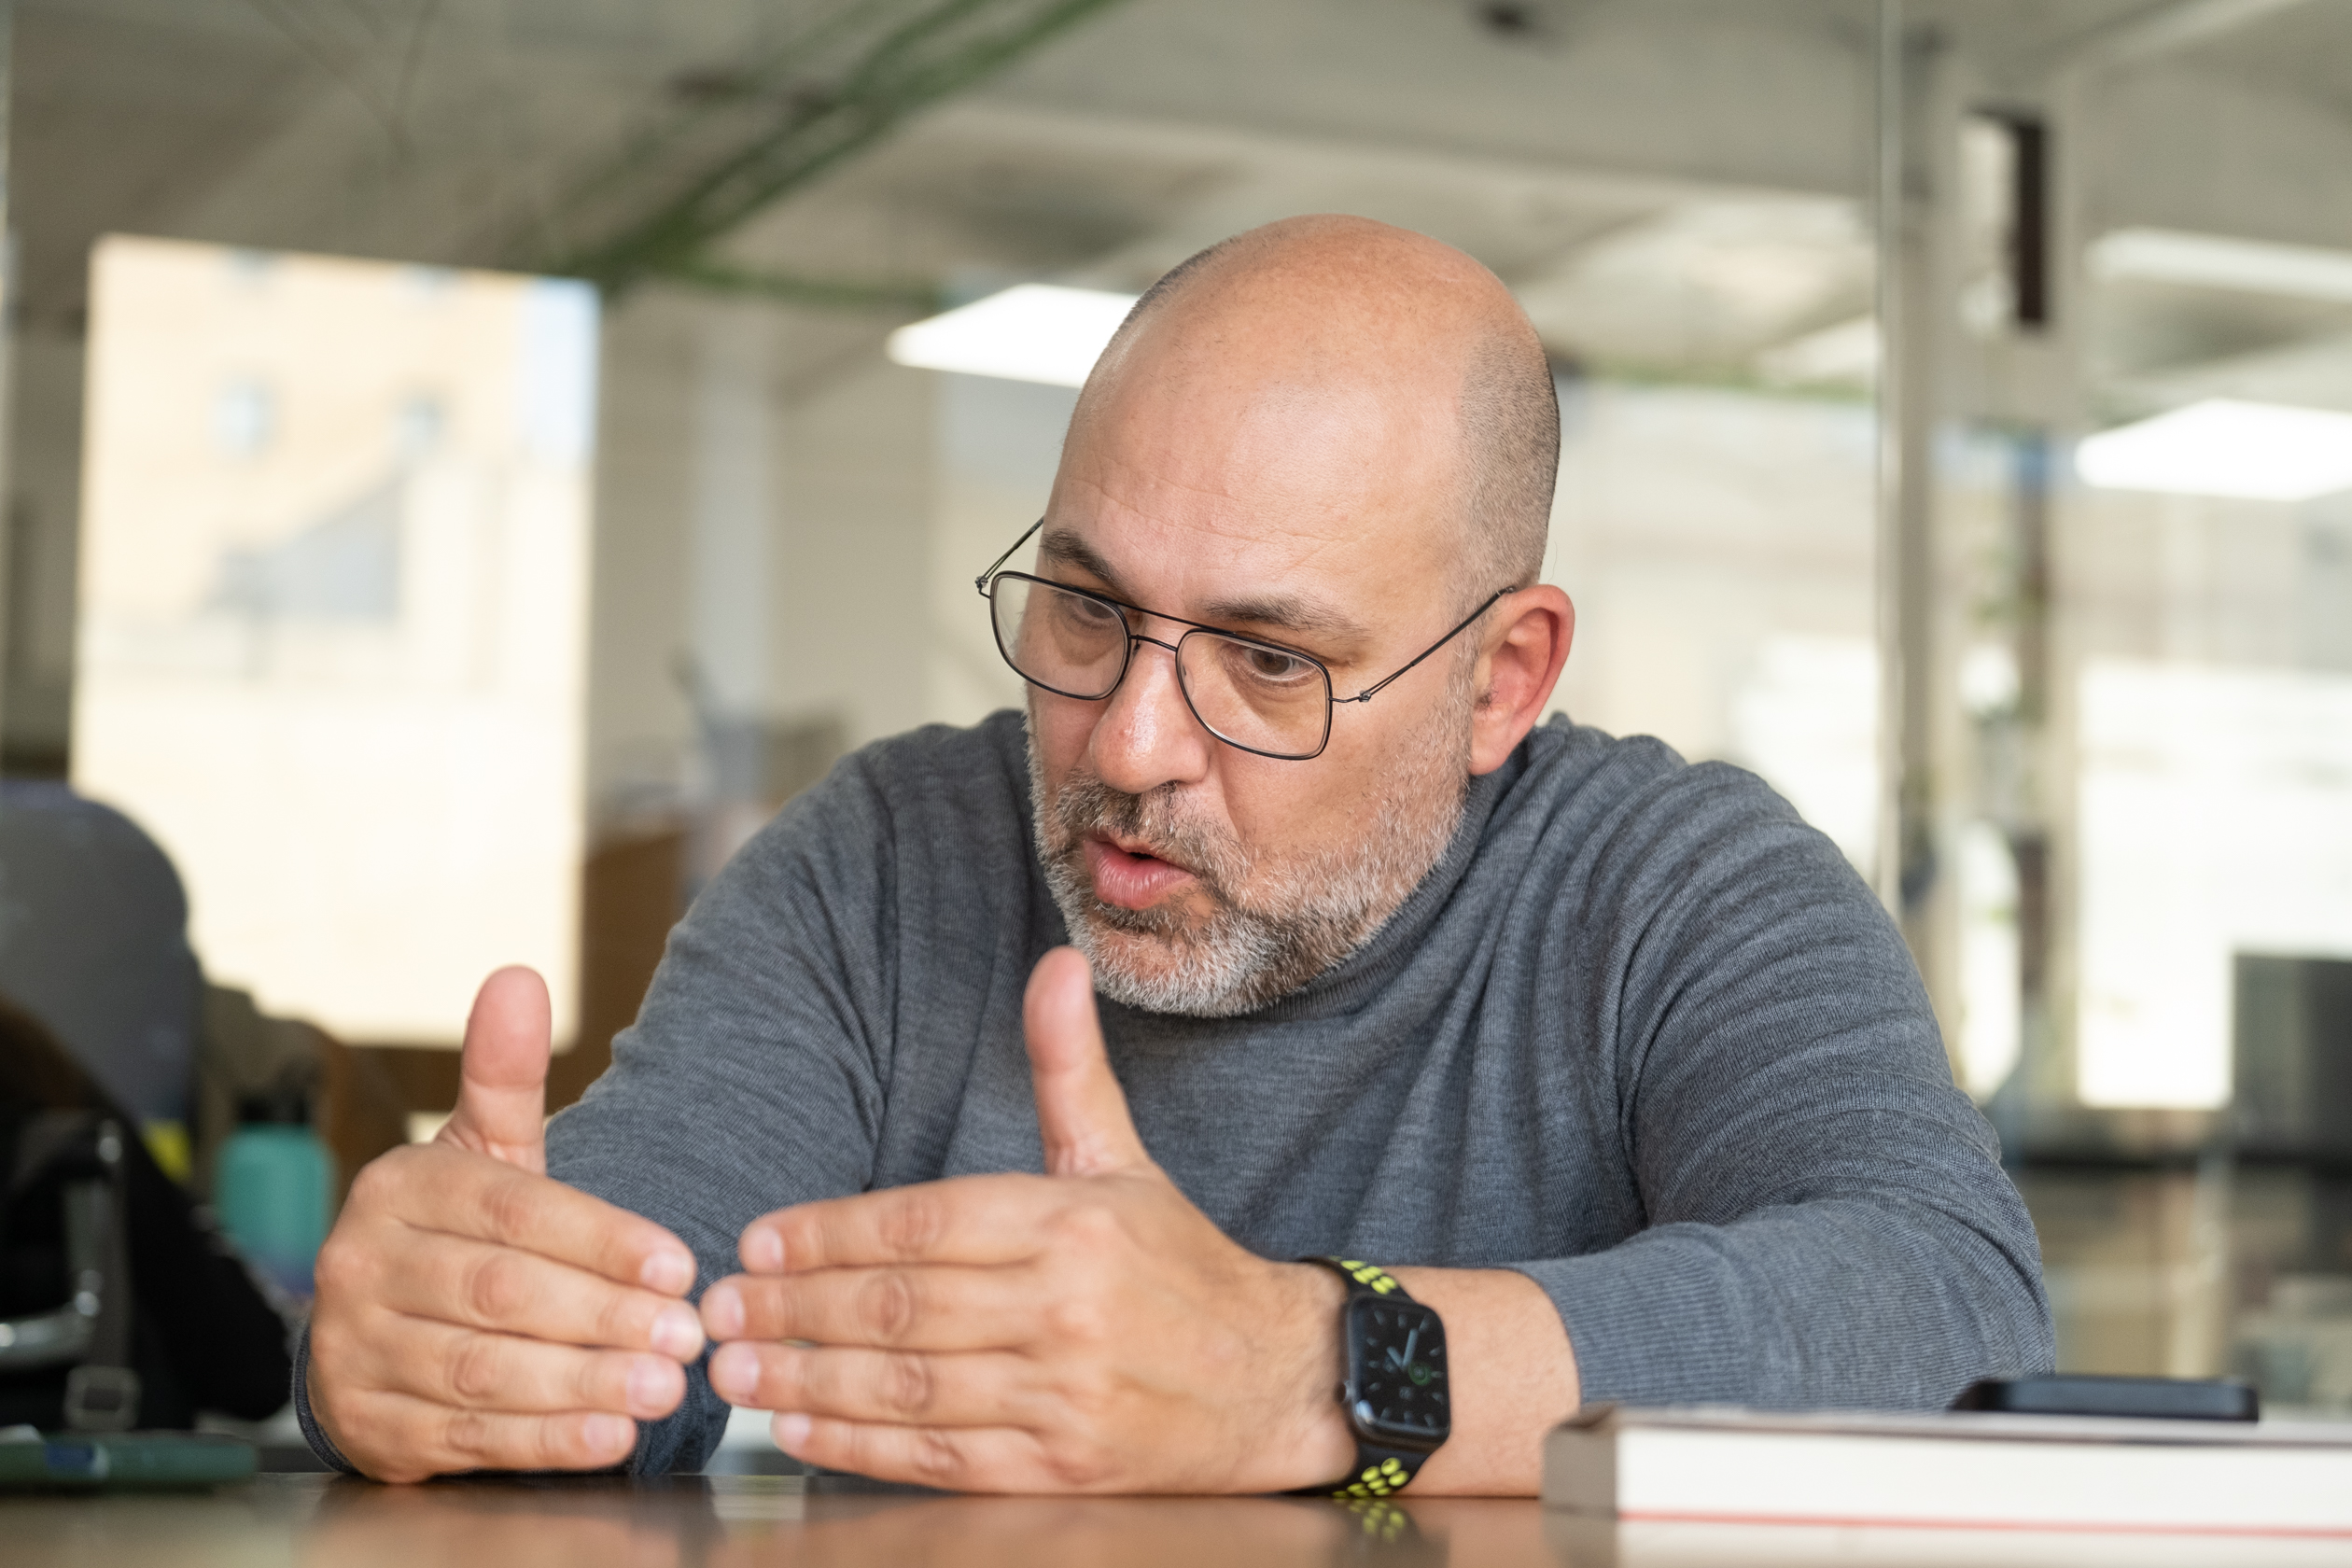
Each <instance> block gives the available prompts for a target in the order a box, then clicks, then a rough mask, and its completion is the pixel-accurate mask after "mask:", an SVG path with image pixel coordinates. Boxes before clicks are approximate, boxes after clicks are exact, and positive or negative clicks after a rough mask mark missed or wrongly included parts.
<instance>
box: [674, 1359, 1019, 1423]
mask: <svg viewBox="0 0 2352 1568" xmlns="http://www.w3.org/2000/svg"><path fill="white" fill-rule="evenodd" d="M1035 1377H1036V1371H1035V1368H1034V1366H1033V1365H1032V1364H1031V1363H1030V1362H1029V1359H1028V1358H1027V1357H1025V1356H1019V1355H1015V1354H1012V1353H1010V1352H1008V1351H977V1352H974V1353H972V1354H967V1355H933V1354H930V1353H928V1352H923V1351H868V1350H844V1349H839V1348H835V1347H832V1346H822V1347H807V1348H804V1347H801V1346H795V1345H765V1344H749V1343H743V1344H734V1345H721V1347H719V1349H718V1350H717V1351H714V1352H713V1353H712V1355H711V1358H710V1386H711V1387H712V1388H713V1389H714V1390H716V1391H717V1392H718V1394H719V1397H720V1398H721V1399H724V1400H725V1401H726V1402H727V1403H728V1404H730V1405H740V1406H743V1407H747V1408H749V1409H754V1410H798V1411H800V1412H801V1413H803V1414H804V1415H812V1416H829V1417H832V1418H833V1419H834V1420H836V1421H878V1422H882V1423H885V1424H893V1425H901V1426H954V1427H973V1426H1001V1425H1005V1424H1008V1423H1009V1424H1012V1425H1016V1426H1021V1427H1033V1426H1035V1425H1037V1424H1038V1421H1033V1420H1030V1419H1029V1417H1031V1416H1042V1414H1043V1412H1042V1411H1041V1410H1040V1409H1039V1408H1038V1407H1039V1406H1040V1405H1041V1404H1042V1401H1041V1400H1040V1399H1039V1397H1038V1395H1037V1394H1036V1393H1035V1392H1034V1390H1033V1388H1032V1387H1031V1384H1032V1380H1033V1379H1034V1378H1035Z"/></svg>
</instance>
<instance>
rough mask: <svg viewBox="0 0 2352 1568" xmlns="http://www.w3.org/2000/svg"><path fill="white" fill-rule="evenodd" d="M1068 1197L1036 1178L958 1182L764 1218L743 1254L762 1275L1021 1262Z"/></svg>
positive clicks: (752, 1228)
mask: <svg viewBox="0 0 2352 1568" xmlns="http://www.w3.org/2000/svg"><path fill="white" fill-rule="evenodd" d="M1070 1206H1071V1197H1070V1195H1069V1194H1068V1193H1066V1192H1063V1191H1060V1190H1058V1189H1057V1187H1056V1186H1055V1184H1054V1183H1051V1182H1047V1181H1043V1180H1042V1179H1040V1178H1038V1177H1035V1176H955V1177H950V1178H949V1179H948V1180H946V1181H944V1182H923V1183H917V1184H916V1185H914V1186H909V1187H886V1188H884V1189H883V1190H882V1191H880V1192H870V1193H861V1194H859V1195H858V1196H857V1197H833V1198H827V1199H825V1200H824V1201H823V1202H820V1203H804V1204H801V1205H799V1206H798V1207H796V1208H791V1209H779V1210H777V1211H776V1212H775V1213H773V1214H763V1215H761V1216H760V1217H759V1218H758V1219H756V1220H754V1221H752V1222H751V1223H750V1224H749V1225H747V1226H745V1227H744V1232H743V1240H742V1244H741V1248H740V1251H741V1252H742V1254H743V1262H744V1267H746V1268H747V1269H749V1270H751V1271H752V1272H754V1273H759V1274H775V1273H779V1272H782V1271H783V1270H785V1269H788V1268H789V1269H791V1270H792V1271H793V1272H794V1273H799V1272H802V1271H804V1270H806V1269H812V1268H840V1267H853V1268H854V1267H868V1266H871V1265H875V1264H884V1263H949V1264H993V1263H1014V1262H1017V1261H1019V1260H1020V1259H1022V1258H1026V1257H1029V1256H1032V1255H1034V1254H1035V1253H1037V1251H1038V1249H1039V1248H1040V1246H1042V1245H1043V1240H1044V1233H1045V1227H1046V1225H1047V1224H1048V1223H1049V1222H1050V1221H1051V1220H1052V1219H1053V1218H1054V1216H1056V1215H1057V1214H1059V1213H1061V1212H1063V1211H1066V1210H1068V1209H1069V1208H1070Z"/></svg>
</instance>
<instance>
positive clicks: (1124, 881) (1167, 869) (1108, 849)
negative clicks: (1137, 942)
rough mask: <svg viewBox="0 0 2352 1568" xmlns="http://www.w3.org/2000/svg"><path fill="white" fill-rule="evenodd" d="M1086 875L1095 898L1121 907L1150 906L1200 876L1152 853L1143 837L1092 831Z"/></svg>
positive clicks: (1137, 907)
mask: <svg viewBox="0 0 2352 1568" xmlns="http://www.w3.org/2000/svg"><path fill="white" fill-rule="evenodd" d="M1085 853H1086V875H1087V877H1088V879H1089V880H1090V881H1092V882H1093V884H1094V892H1095V897H1097V898H1099V899H1100V900H1101V901H1102V902H1103V903H1108V904H1112V905H1114V906H1116V907H1117V908H1120V909H1149V908H1150V907H1151V906H1152V905H1154V904H1155V903H1160V902H1161V901H1162V900H1164V899H1167V898H1169V897H1170V896H1171V895H1173V894H1175V893H1178V892H1180V891H1182V890H1183V889H1186V888H1188V887H1191V886H1192V885H1194V884H1195V883H1197V882H1198V881H1199V880H1200V878H1199V877H1198V876H1197V875H1194V874H1193V873H1192V872H1190V871H1188V870H1186V869H1185V868H1184V867H1183V866H1181V865H1178V864H1177V863H1176V862H1175V861H1169V860H1164V859H1162V858H1161V857H1160V856H1158V855H1155V854H1154V853H1153V852H1152V850H1151V848H1150V847H1149V846H1147V845H1145V844H1143V843H1142V842H1141V840H1132V839H1130V840H1127V841H1125V842H1122V841H1120V840H1116V839H1113V838H1110V837H1106V836H1104V835H1103V834H1100V833H1088V834H1087V835H1086V837H1085Z"/></svg>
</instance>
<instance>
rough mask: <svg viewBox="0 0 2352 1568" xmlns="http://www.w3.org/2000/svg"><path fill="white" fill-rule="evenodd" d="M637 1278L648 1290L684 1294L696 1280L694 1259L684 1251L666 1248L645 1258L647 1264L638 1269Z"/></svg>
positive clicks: (664, 1293) (667, 1293) (668, 1293)
mask: <svg viewBox="0 0 2352 1568" xmlns="http://www.w3.org/2000/svg"><path fill="white" fill-rule="evenodd" d="M637 1279H638V1281H640V1282H641V1283H642V1284H643V1285H644V1286H645V1288H646V1289H647V1290H657V1291H660V1292H661V1293H662V1294H663V1295H685V1294H686V1291H687V1288H688V1287H689V1286H691V1285H692V1284H693V1282H694V1260H693V1259H692V1258H690V1257H688V1256H686V1254H684V1253H673V1252H670V1251H668V1250H667V1249H664V1250H663V1251H661V1252H658V1253H654V1254H653V1255H652V1256H651V1257H649V1258H647V1259H646V1260H645V1266H644V1267H641V1268H639V1269H638V1270H637Z"/></svg>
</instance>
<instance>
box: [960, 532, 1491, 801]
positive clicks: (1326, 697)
mask: <svg viewBox="0 0 2352 1568" xmlns="http://www.w3.org/2000/svg"><path fill="white" fill-rule="evenodd" d="M1043 526H1045V519H1043V517H1041V518H1039V519H1038V520H1037V521H1036V522H1034V523H1032V524H1030V525H1029V529H1028V531H1027V532H1026V533H1024V534H1022V535H1021V537H1020V538H1019V539H1015V540H1014V541H1013V543H1012V545H1011V546H1010V547H1009V548H1007V549H1006V551H1005V552H1004V553H1003V554H1001V555H1000V556H998V557H997V558H996V559H995V560H993V561H991V562H989V563H988V567H987V570H985V571H983V572H982V573H981V574H980V575H979V576H978V577H975V578H973V580H972V585H973V587H974V588H976V589H978V590H979V591H980V596H981V597H982V598H984V599H987V601H988V603H989V613H988V632H989V635H990V636H991V637H993V638H994V639H995V641H996V645H997V652H998V654H999V655H1000V656H1001V658H1002V659H1003V660H1004V663H1005V667H1007V668H1008V669H1010V670H1012V672H1013V673H1014V674H1015V675H1017V676H1019V677H1020V678H1021V679H1023V680H1026V681H1028V682H1029V684H1030V685H1032V686H1034V687H1036V688H1037V689H1038V690H1039V691H1041V692H1051V693H1053V694H1054V695H1056V696H1057V697H1070V698H1071V699H1073V700H1075V701H1078V702H1102V701H1105V700H1106V699H1108V698H1109V697H1110V695H1111V693H1113V692H1116V691H1117V690H1118V689H1119V686H1120V683H1121V682H1123V681H1125V680H1126V679H1127V668H1128V666H1129V665H1133V664H1134V663H1135V645H1136V644H1137V643H1139V642H1148V643H1150V644H1151V645H1152V646H1153V647H1155V648H1165V649H1167V650H1168V651H1169V656H1170V657H1171V658H1174V659H1175V660H1176V689H1177V690H1178V691H1180V692H1182V693H1183V694H1184V707H1185V708H1186V710H1188V711H1189V712H1190V713H1191V714H1192V716H1193V720H1194V721H1195V722H1197V723H1198V724H1199V725H1200V727H1201V728H1202V729H1204V730H1207V731H1208V732H1209V734H1210V735H1212V736H1214V737H1215V738H1216V740H1217V741H1218V743H1219V744H1221V745H1225V746H1230V747H1232V748H1233V749H1235V750H1236V751H1247V752H1248V753H1250V754H1251V755H1252V756H1253V757H1267V758H1270V759H1272V760H1273V761H1275V762H1278V763H1310V762H1313V761H1314V760H1315V759H1316V758H1317V757H1320V756H1322V755H1323V752H1324V751H1325V750H1326V749H1328V748H1329V747H1330V745H1331V715H1332V713H1333V711H1334V710H1335V709H1337V707H1339V705H1340V704H1342V703H1368V702H1370V701H1371V700H1372V699H1373V698H1374V697H1376V696H1378V695H1379V694H1380V693H1381V692H1382V691H1384V690H1386V689H1387V688H1388V687H1389V686H1390V685H1392V684H1393V683H1394V682H1395V681H1396V680H1398V679H1401V678H1403V677H1404V676H1406V675H1407V674H1408V673H1410V672H1411V671H1412V670H1413V669H1414V668H1415V666H1417V665H1420V664H1421V663H1422V662H1423V661H1424V660H1426V659H1427V658H1428V657H1429V656H1430V655H1431V654H1433V653H1435V652H1436V651H1437V650H1439V649H1440V648H1443V647H1445V646H1446V644H1448V643H1449V642H1451V641H1453V639H1454V638H1456V637H1460V636H1461V635H1462V634H1463V632H1466V631H1468V630H1469V629H1470V627H1471V626H1472V625H1473V624H1474V623H1476V622H1477V619H1478V617H1479V616H1481V615H1484V614H1485V613H1486V612H1487V611H1488V610H1490V609H1493V608H1494V607H1495V605H1496V604H1497V603H1498V602H1499V601H1500V600H1501V599H1502V598H1503V596H1504V595H1506V594H1511V593H1516V592H1517V590H1516V589H1513V588H1497V589H1496V590H1495V591H1494V592H1493V593H1491V594H1490V595H1487V597H1486V600H1485V602H1484V603H1482V604H1480V605H1479V606H1478V608H1477V609H1474V610H1472V611H1471V612H1470V613H1469V614H1467V615H1465V616H1463V618H1462V619H1461V620H1460V621H1459V622H1457V623H1455V625H1454V628H1453V630H1451V631H1449V632H1448V633H1447V634H1446V635H1445V636H1444V637H1439V638H1438V639H1437V640H1436V641H1435V642H1433V643H1431V644H1430V645H1429V646H1428V647H1427V648H1424V649H1422V650H1421V651H1420V652H1419V653H1416V654H1414V655H1413V657H1412V658H1411V659H1410V660H1408V661H1407V663H1405V664H1403V665H1398V666H1397V667H1396V668H1395V669H1393V670H1391V671H1390V672H1389V673H1388V674H1387V675H1384V676H1382V677H1381V678H1380V679H1378V680H1376V681H1374V682H1373V683H1372V684H1371V685H1369V686H1366V687H1365V689H1364V690H1363V691H1361V692H1358V693H1356V694H1355V695H1354V696H1352V697H1343V696H1340V695H1338V694H1337V690H1336V689H1335V688H1334V687H1333V685H1332V683H1331V666H1330V665H1326V664H1324V663H1323V661H1322V660H1321V659H1318V658H1316V657H1315V656H1314V655H1313V654H1312V653H1309V652H1307V651H1305V650H1303V649H1297V648H1290V647H1286V646H1284V645H1283V644H1281V643H1279V642H1275V641H1272V640H1270V639H1268V638H1266V637H1252V636H1250V635H1249V634H1248V633H1247V632H1236V631H1231V630H1229V629H1227V628H1225V627H1224V626H1212V625H1211V624H1209V623H1207V622H1206V621H1187V620H1185V619H1184V618H1183V616H1181V615H1163V614H1161V613H1160V612H1159V611H1158V610H1156V609H1144V608H1143V607H1142V606H1141V605H1132V604H1129V603H1127V601H1126V600H1125V599H1114V598H1113V597H1112V596H1111V595H1108V594H1098V593H1096V592H1095V591H1094V590H1093V589H1091V588H1076V587H1072V586H1071V584H1069V583H1067V582H1056V581H1053V580H1052V579H1051V578H1044V577H1039V576H1036V575H1035V574H1034V573H1030V572H1025V571H1006V570H1005V569H1004V563H1005V562H1007V561H1009V560H1011V559H1012V558H1013V554H1014V552H1015V551H1017V550H1019V549H1020V548H1021V546H1023V545H1025V544H1027V543H1028V542H1029V540H1030V539H1033V538H1035V537H1036V535H1037V531H1038V530H1039V529H1040V528H1043ZM1004 577H1010V578H1015V579H1017V580H1018V581H1023V582H1034V583H1036V584H1037V585H1038V586H1040V587H1042V588H1052V589H1055V590H1057V591H1058V592H1060V593H1064V594H1075V595H1078V596H1079V597H1080V598H1082V599H1092V600H1094V601H1095V602H1096V603H1097V604H1103V605H1109V606H1110V607H1112V608H1113V609H1118V610H1122V611H1128V612H1132V613H1134V614H1137V615H1148V616H1150V617H1152V619H1154V620H1155V621H1169V622H1172V623H1175V624H1177V625H1179V626H1188V627H1190V628H1191V629H1192V630H1191V631H1188V632H1186V633H1185V634H1184V636H1185V637H1190V636H1191V635H1192V633H1193V632H1211V633H1213V634H1215V635H1216V636H1218V637H1226V638H1229V639H1230V640H1232V641H1234V642H1239V643H1243V644H1247V645H1248V646H1251V647H1254V648H1264V649H1267V650H1270V651H1273V652H1276V653H1280V654H1281V655H1282V656H1283V657H1285V658H1290V659H1304V660H1306V661H1307V662H1308V663H1309V664H1310V665H1314V666H1315V668H1316V669H1317V670H1319V671H1321V672H1322V674H1323V738H1322V739H1321V740H1318V741H1317V742H1316V743H1315V749H1313V750H1312V751H1267V750H1263V749H1259V748H1258V747H1255V746H1244V745H1242V744H1241V743H1240V742H1239V741H1238V740H1231V739H1227V738H1226V737H1225V735H1219V734H1218V733H1217V729H1216V726H1214V725H1212V724H1211V723H1210V722H1209V721H1208V720H1206V719H1203V718H1201V716H1200V709H1199V707H1197V705H1196V704H1195V703H1194V702H1193V695H1192V692H1191V690H1190V689H1189V688H1187V687H1186V686H1185V684H1184V679H1183V677H1184V665H1183V654H1182V653H1181V652H1179V651H1178V645H1179V644H1181V643H1182V642H1183V640H1184V638H1183V637H1178V638H1177V639H1176V641H1175V642H1162V641H1161V640H1160V639H1159V638H1157V637H1145V636H1144V635H1143V634H1142V633H1141V632H1139V631H1137V630H1136V629H1135V628H1134V627H1133V626H1132V625H1130V624H1128V623H1127V615H1125V614H1122V615H1121V616H1120V617H1119V627H1120V629H1121V630H1122V631H1124V632H1126V633H1127V651H1126V652H1125V653H1124V654H1123V655H1122V656H1121V657H1120V660H1119V673H1118V674H1117V675H1115V676H1113V677H1112V679H1111V684H1110V685H1108V686H1106V687H1104V688H1103V689H1102V690H1101V691H1099V692H1098V693H1093V694H1092V695H1088V694H1086V693H1083V692H1065V691H1063V690H1062V689H1061V688H1060V687H1058V686H1048V685H1046V684H1045V682H1043V680H1040V679H1036V678H1035V677H1034V676H1032V675H1030V674H1029V672H1028V671H1027V670H1024V669H1023V668H1021V666H1020V665H1016V664H1015V663H1014V662H1013V653H1012V651H1011V650H1010V649H1008V648H1006V647H1005V646H1004V636H1003V632H1002V630H1001V628H1000V627H999V626H998V625H997V622H996V609H995V605H996V595H995V593H994V589H995V585H996V581H997V580H998V579H999V578H1004Z"/></svg>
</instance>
